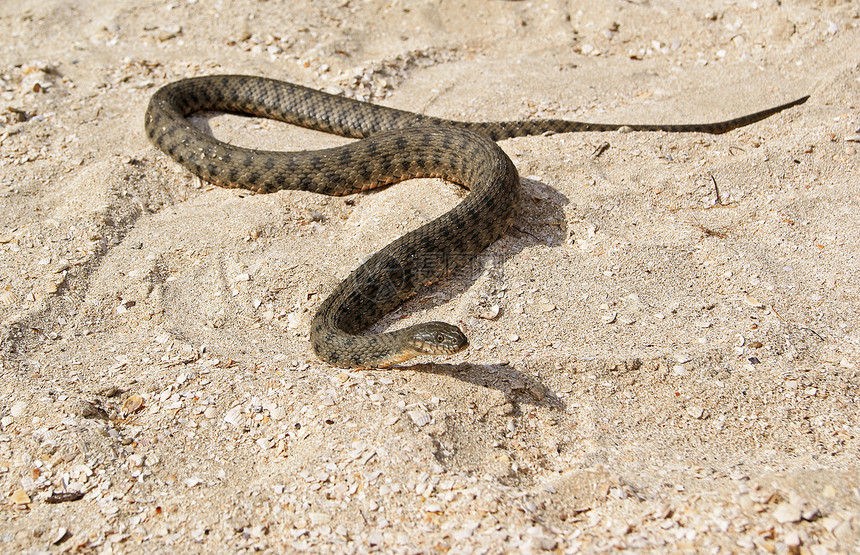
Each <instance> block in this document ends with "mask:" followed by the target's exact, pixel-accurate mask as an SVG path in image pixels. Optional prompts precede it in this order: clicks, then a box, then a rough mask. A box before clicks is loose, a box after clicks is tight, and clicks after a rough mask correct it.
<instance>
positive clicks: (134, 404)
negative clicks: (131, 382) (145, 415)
mask: <svg viewBox="0 0 860 555" xmlns="http://www.w3.org/2000/svg"><path fill="white" fill-rule="evenodd" d="M143 404H144V402H143V397H141V396H140V395H137V394H135V395H132V396H131V397H129V398H128V399H126V400H125V402H123V404H122V409H121V410H122V413H123V414H124V415H125V416H128V415H130V414H134V413H136V412H137V411H139V410H140V409H142V408H143Z"/></svg>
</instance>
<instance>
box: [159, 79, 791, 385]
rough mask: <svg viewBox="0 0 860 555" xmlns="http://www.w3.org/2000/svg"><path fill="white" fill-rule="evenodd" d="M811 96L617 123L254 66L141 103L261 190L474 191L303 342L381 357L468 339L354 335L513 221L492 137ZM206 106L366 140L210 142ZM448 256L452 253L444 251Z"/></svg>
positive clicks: (175, 153) (343, 289) (355, 357)
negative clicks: (412, 101) (493, 117)
mask: <svg viewBox="0 0 860 555" xmlns="http://www.w3.org/2000/svg"><path fill="white" fill-rule="evenodd" d="M807 98H808V97H803V98H801V99H798V100H795V101H794V102H790V103H788V104H783V105H781V106H777V107H775V108H771V109H768V110H763V111H761V112H757V113H755V114H751V115H747V116H743V117H740V118H736V119H732V120H728V121H724V122H719V123H706V124H682V125H659V124H657V125H625V124H596V123H583V122H576V121H566V120H528V121H513V122H497V123H490V122H484V123H467V122H457V121H448V120H442V119H438V118H433V117H428V116H423V115H419V114H414V113H411V112H404V111H401V110H395V109H392V108H386V107H383V106H376V105H372V104H367V103H364V102H358V101H355V100H350V99H347V98H343V97H339V96H333V95H329V94H326V93H323V92H320V91H316V90H313V89H308V88H306V87H302V86H299V85H294V84H291V83H286V82H283V81H275V80H272V79H266V78H261V77H249V76H241V75H223V76H211V77H198V78H193V79H185V80H181V81H177V82H175V83H171V84H169V85H166V86H164V87H162V88H161V89H159V90H158V91H157V92H156V93H155V94H154V95H153V97H152V99H151V100H150V103H149V107H148V109H147V111H146V116H145V126H146V133H147V135H148V136H149V139H150V140H151V141H152V143H153V144H154V145H155V146H156V147H158V148H159V149H161V150H162V151H164V152H165V153H167V154H169V155H170V156H171V157H172V158H173V159H174V160H176V161H177V162H178V163H179V164H181V165H183V166H184V167H186V168H187V169H189V170H190V171H191V172H192V173H194V174H196V175H198V176H200V177H201V178H203V179H205V180H207V181H210V182H212V183H215V184H217V185H221V186H224V187H242V188H245V189H250V190H252V191H256V192H258V193H270V192H274V191H278V190H281V189H301V190H305V191H312V192H316V193H321V194H325V195H347V194H351V193H356V192H360V191H366V190H369V189H373V188H375V187H380V186H383V185H388V184H391V183H396V182H399V181H403V180H405V179H411V178H417V177H441V178H443V179H446V180H449V181H453V182H455V183H458V184H460V185H462V186H464V187H466V188H468V189H470V190H471V193H470V194H469V195H468V196H467V197H466V198H465V200H463V201H462V202H461V203H460V204H458V205H457V206H456V207H454V208H453V209H452V210H451V211H450V212H447V213H446V214H443V215H442V216H440V217H439V218H437V219H435V220H433V221H431V222H429V223H427V224H425V225H423V226H422V227H420V228H418V229H416V230H414V231H411V232H409V233H407V234H405V235H403V236H402V237H400V238H399V239H396V240H395V241H393V242H392V243H390V244H389V245H387V246H386V247H385V248H383V249H382V250H380V251H379V252H377V253H376V254H374V255H373V256H372V257H371V258H370V259H369V260H367V261H366V262H365V263H364V264H362V265H361V266H359V267H358V268H357V269H356V270H355V271H353V272H352V274H350V276H349V277H347V278H346V279H345V280H344V281H343V282H341V283H340V285H338V286H337V288H336V289H335V290H334V292H333V293H332V294H331V295H330V296H329V297H328V298H327V299H326V300H325V301H324V302H323V303H322V305H321V306H320V308H319V310H318V311H317V313H316V315H315V317H314V319H313V322H312V323H311V334H310V338H311V343H312V345H313V348H314V351H315V352H316V353H317V355H318V356H319V357H320V358H322V359H323V360H325V361H327V362H329V363H331V364H334V365H337V366H347V367H356V368H370V367H386V366H390V365H392V364H396V363H398V362H402V361H404V360H407V359H409V358H412V357H414V356H416V355H420V354H450V353H455V352H457V351H460V350H462V349H464V348H465V347H466V346H467V345H468V341H467V339H466V336H465V335H464V334H463V332H462V331H460V329H459V328H458V327H456V326H453V325H451V324H447V323H444V322H428V323H422V324H417V325H414V326H410V327H407V328H405V329H402V330H398V331H394V332H386V333H381V334H376V335H357V334H358V333H359V332H360V331H362V330H364V329H366V328H367V327H368V326H370V325H372V324H373V323H374V322H376V321H378V320H379V319H380V318H381V317H382V316H383V315H385V314H386V313H388V312H390V311H391V310H393V309H394V308H395V307H396V306H397V305H399V304H400V303H401V302H403V300H405V299H406V298H407V297H409V296H411V295H412V294H414V293H415V292H416V291H418V290H420V289H421V288H422V287H425V286H426V285H428V284H430V283H433V282H435V281H438V280H439V279H441V278H442V277H444V276H445V275H446V274H447V273H448V272H450V271H451V270H453V269H455V268H456V266H457V265H458V264H461V263H463V262H465V261H466V260H467V259H468V257H470V256H473V255H477V254H478V253H480V252H481V251H483V250H484V249H485V248H486V247H487V246H488V245H490V244H491V243H493V242H494V241H495V240H496V239H498V238H499V237H500V236H501V235H502V234H503V233H504V232H505V230H507V228H508V227H509V226H510V224H511V222H512V221H513V219H514V217H515V215H516V212H517V206H518V203H519V197H520V179H519V175H518V174H517V170H516V168H515V167H514V164H513V163H512V162H511V160H510V158H508V156H507V155H506V154H505V153H504V152H503V151H502V149H501V148H499V147H498V145H496V143H495V141H498V140H501V139H506V138H510V137H518V136H524V135H534V134H539V133H546V132H555V133H567V132H574V131H610V130H616V129H619V128H621V127H630V128H631V129H633V130H643V131H654V130H662V131H674V132H682V131H698V132H705V133H723V132H725V131H729V130H731V129H734V128H736V127H740V126H743V125H747V124H750V123H753V122H755V121H758V120H761V119H764V118H766V117H768V116H770V115H772V114H774V113H776V112H779V111H781V110H784V109H786V108H788V107H791V106H794V105H797V104H800V103H802V102H804V101H805V100H806V99H807ZM207 110H217V111H224V112H231V113H240V114H247V115H253V116H261V117H266V118H273V119H277V120H281V121H284V122H287V123H290V124H295V125H300V126H303V127H308V128H311V129H316V130H319V131H325V132H328V133H335V134H338V135H343V136H345V137H353V138H358V139H363V140H360V141H356V142H353V143H351V144H348V145H345V146H341V147H337V148H331V149H324V150H317V151H305V152H270V151H258V150H251V149H247V148H241V147H237V146H233V145H229V144H226V143H223V142H221V141H218V140H216V139H214V138H212V137H210V136H208V135H206V134H205V133H203V132H201V131H200V130H198V129H196V128H195V127H193V126H191V125H190V124H189V123H188V121H187V120H186V119H185V118H186V116H187V115H189V114H191V113H193V112H198V111H207ZM452 255H453V256H452Z"/></svg>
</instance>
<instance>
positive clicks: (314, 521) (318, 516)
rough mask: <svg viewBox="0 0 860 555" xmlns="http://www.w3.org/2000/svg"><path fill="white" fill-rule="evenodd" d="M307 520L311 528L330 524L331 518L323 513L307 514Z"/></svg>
mask: <svg viewBox="0 0 860 555" xmlns="http://www.w3.org/2000/svg"><path fill="white" fill-rule="evenodd" d="M308 520H309V521H310V522H311V525H313V526H320V525H322V524H328V523H329V522H331V516H329V515H327V514H325V513H308Z"/></svg>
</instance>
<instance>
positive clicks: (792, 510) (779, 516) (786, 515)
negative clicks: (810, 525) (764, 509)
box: [773, 503, 802, 524]
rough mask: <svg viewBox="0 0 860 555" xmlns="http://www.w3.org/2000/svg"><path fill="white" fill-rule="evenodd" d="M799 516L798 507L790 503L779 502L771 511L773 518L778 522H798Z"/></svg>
mask: <svg viewBox="0 0 860 555" xmlns="http://www.w3.org/2000/svg"><path fill="white" fill-rule="evenodd" d="M801 516H802V515H801V510H800V507H798V506H797V505H792V504H790V503H780V504H779V506H778V507H777V508H776V510H775V511H774V512H773V518H775V519H776V521H777V522H779V523H780V524H786V523H788V522H800V519H801Z"/></svg>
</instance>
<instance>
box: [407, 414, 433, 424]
mask: <svg viewBox="0 0 860 555" xmlns="http://www.w3.org/2000/svg"><path fill="white" fill-rule="evenodd" d="M406 414H408V415H409V418H411V419H412V422H413V423H415V425H416V426H418V427H419V428H421V427H424V426H426V425H427V424H429V423H430V422H431V421H432V420H433V419H432V417H431V416H430V415H429V414H428V413H426V412H424V411H423V410H410V411H409V412H407V413H406Z"/></svg>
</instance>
